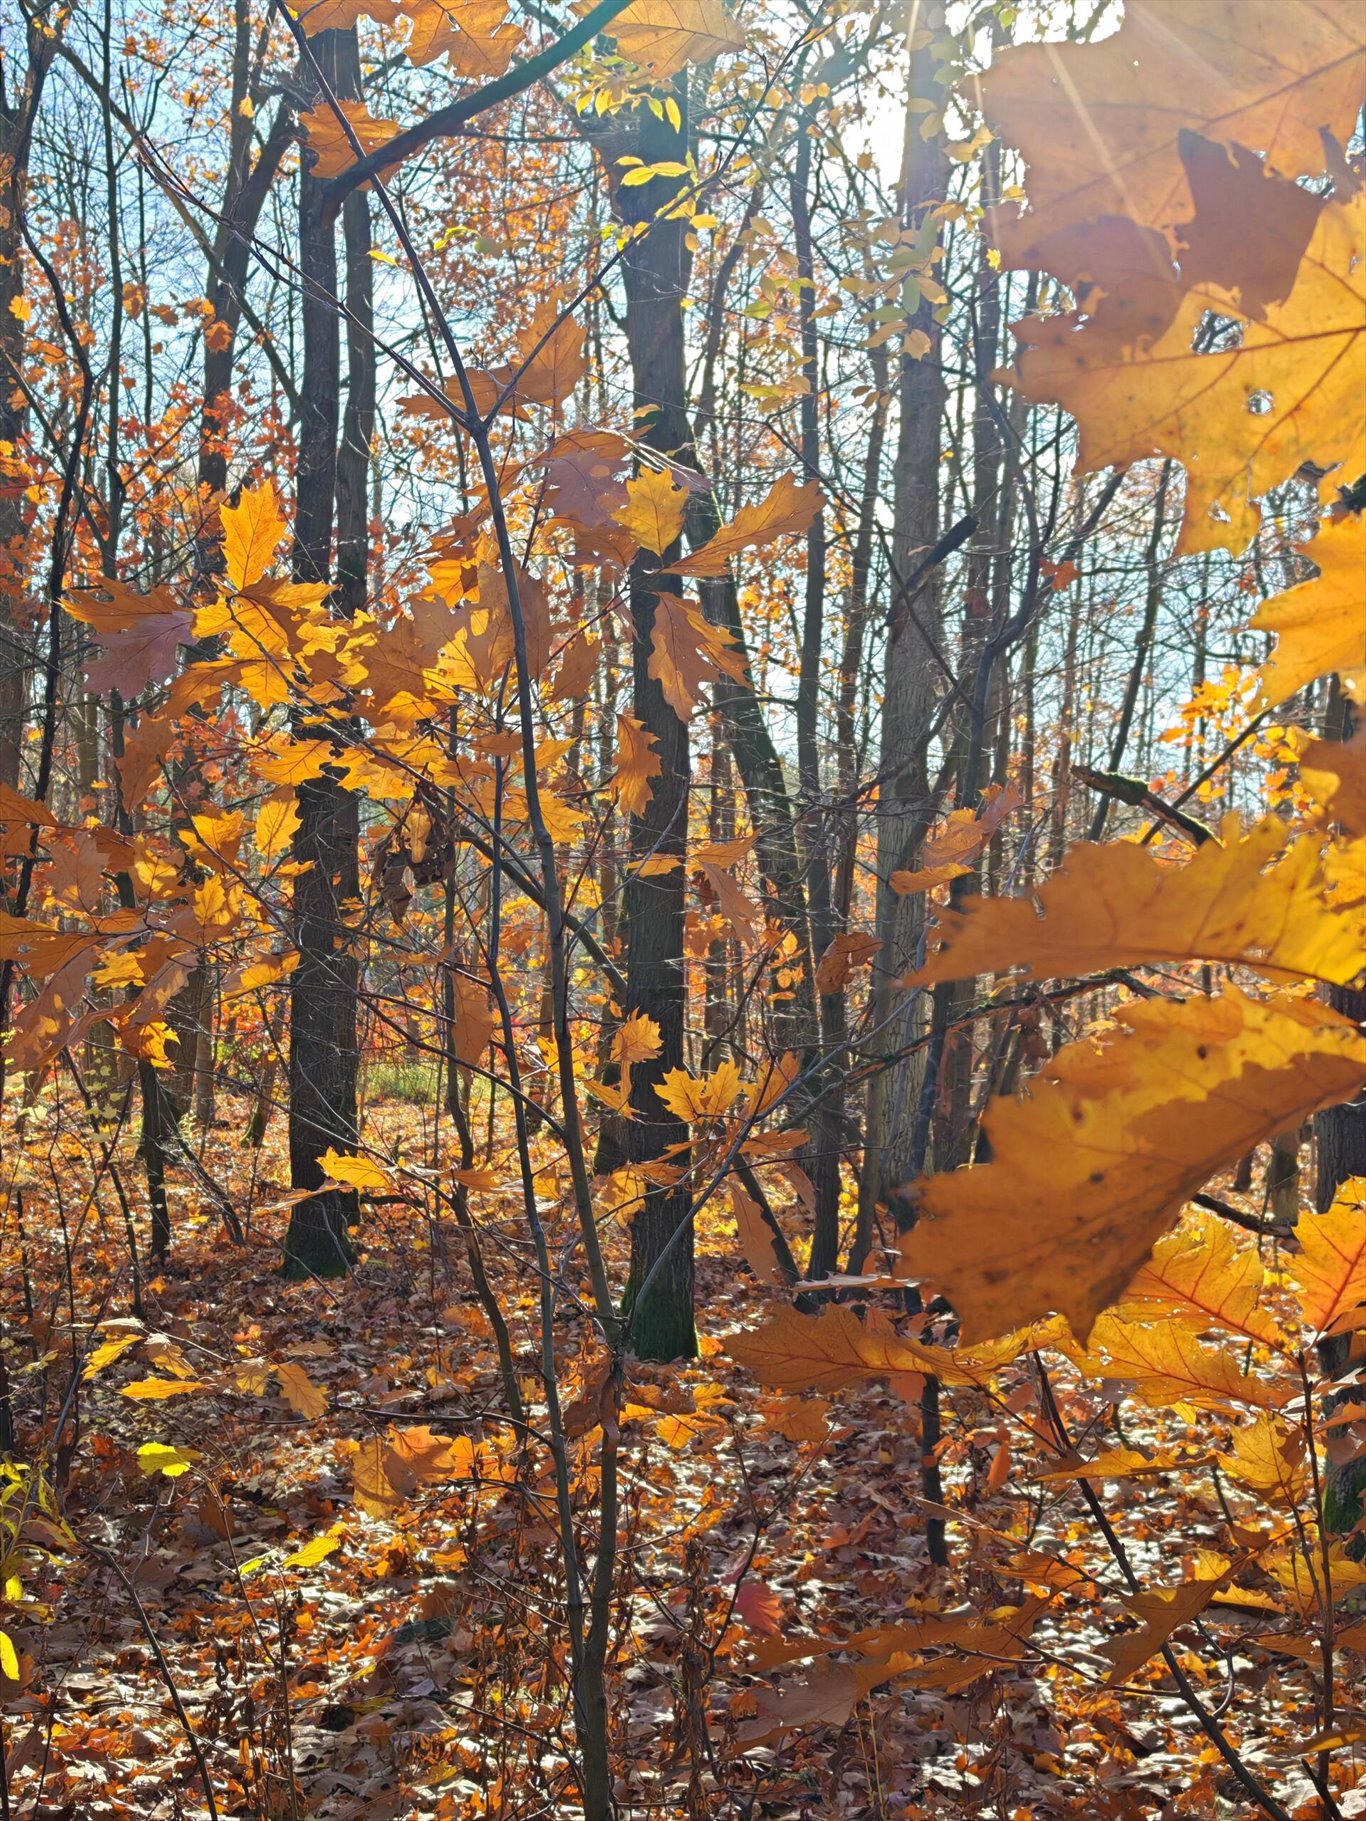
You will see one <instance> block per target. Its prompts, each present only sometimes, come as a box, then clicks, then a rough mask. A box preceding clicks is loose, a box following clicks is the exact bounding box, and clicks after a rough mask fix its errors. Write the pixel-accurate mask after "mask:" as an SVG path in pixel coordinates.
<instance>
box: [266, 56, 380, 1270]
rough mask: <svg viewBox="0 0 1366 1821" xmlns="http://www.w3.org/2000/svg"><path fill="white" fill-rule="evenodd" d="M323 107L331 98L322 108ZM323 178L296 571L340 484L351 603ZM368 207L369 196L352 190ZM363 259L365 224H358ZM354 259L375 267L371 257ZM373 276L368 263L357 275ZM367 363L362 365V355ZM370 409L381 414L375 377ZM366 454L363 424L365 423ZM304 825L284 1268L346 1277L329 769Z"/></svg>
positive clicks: (348, 958) (349, 1108)
mask: <svg viewBox="0 0 1366 1821" xmlns="http://www.w3.org/2000/svg"><path fill="white" fill-rule="evenodd" d="M312 47H313V52H314V55H315V56H316V57H317V59H318V64H319V67H320V69H321V70H322V73H323V75H324V77H325V79H326V80H327V82H328V84H329V86H330V87H331V89H332V91H333V93H334V94H336V95H338V96H341V97H344V98H347V99H355V98H356V97H357V96H358V95H359V93H360V82H359V76H360V65H359V56H358V52H357V48H356V33H355V28H354V27H352V28H350V29H349V30H347V31H330V32H320V33H319V34H318V35H317V36H316V37H315V38H314V39H313V40H312ZM324 105H325V104H324ZM322 190H323V184H322V183H321V181H320V180H319V179H317V178H315V177H314V176H312V175H311V173H310V172H308V171H307V170H305V171H304V172H303V173H302V174H301V176H300V179H299V241H300V265H301V270H302V277H303V282H304V293H303V302H302V317H303V385H302V387H301V389H300V392H301V413H300V424H299V455H298V471H297V476H296V495H297V502H296V521H295V536H294V574H295V576H296V578H297V579H298V580H300V581H326V580H329V579H330V578H331V558H332V531H333V511H334V506H335V505H336V504H337V502H338V499H339V489H340V488H345V489H346V491H345V493H344V494H341V495H340V497H341V505H342V511H341V523H340V524H339V527H338V528H339V532H340V536H339V541H338V568H339V571H340V578H339V579H340V586H339V591H338V597H337V605H338V607H339V609H340V610H341V611H342V612H343V613H345V612H348V611H354V607H355V604H356V600H357V594H356V589H357V587H359V591H360V598H363V597H364V587H365V583H364V558H363V553H362V555H361V557H360V569H359V576H358V575H357V569H356V564H357V553H356V546H355V538H356V523H355V514H356V510H357V503H356V502H357V490H356V489H355V485H354V483H355V478H356V477H355V473H354V470H355V468H356V466H357V452H356V451H354V450H351V449H350V448H349V446H348V449H347V451H345V452H344V454H343V458H342V460H341V461H340V462H339V460H338V451H337V440H338V420H339V416H340V387H341V369H340V353H339V348H338V323H337V303H336V294H337V256H336V241H335V234H334V230H333V224H332V222H331V221H330V220H327V219H325V218H324V215H323V210H322V206H321V204H322ZM354 200H355V201H356V202H357V203H359V204H360V206H361V207H362V208H363V207H365V206H367V204H366V199H365V193H364V192H358V193H357V195H356V197H355V199H354ZM353 221H354V217H353V214H352V211H351V208H350V203H348V205H347V268H348V271H347V277H348V299H347V301H348V304H349V305H351V306H352V307H353V308H361V309H363V308H364V307H365V291H364V290H363V289H362V290H360V291H359V292H358V289H357V287H358V273H357V270H356V267H357V263H358V262H357V260H356V259H355V258H353V257H352V254H353V240H355V241H359V239H360V238H361V234H360V230H359V228H357V227H355V226H353ZM363 238H364V240H365V245H366V252H367V255H368V226H367V227H366V229H365V232H364V237H363ZM360 263H364V264H365V265H366V266H367V267H368V264H369V261H368V257H367V258H366V259H365V260H364V261H363V262H360ZM369 282H370V278H369V273H368V271H367V272H366V273H365V275H364V281H363V284H364V286H365V287H368V285H369ZM358 333H359V332H358V331H353V332H352V333H351V335H350V336H349V338H348V352H349V354H350V356H351V366H352V371H351V382H352V390H351V391H350V392H349V394H348V411H347V428H348V435H351V434H352V433H354V434H356V435H359V434H361V430H362V425H361V422H360V419H359V417H358V416H357V411H358V410H359V411H360V412H361V414H362V415H363V412H364V405H363V404H361V405H360V406H359V407H358V403H357V397H356V390H355V388H356V386H357V385H358V384H359V385H360V386H361V387H362V389H363V387H364V383H365V382H364V379H363V377H361V378H359V379H358V376H357V373H356V370H355V354H356V341H357V335H358ZM362 364H363V363H362ZM371 383H372V390H371V391H370V394H369V401H370V402H369V408H370V409H371V410H373V397H374V394H373V381H372V382H371ZM364 433H365V455H366V457H367V458H368V449H369V434H368V422H367V424H366V425H365V426H364ZM364 473H365V469H364V462H363V461H361V463H360V486H359V490H358V498H359V510H360V513H361V517H362V524H361V538H362V543H363V538H364V524H363V519H364V501H365V484H364ZM298 806H299V828H298V832H297V833H296V835H295V837H294V859H295V860H296V861H297V862H298V863H299V864H300V865H301V866H302V867H303V868H304V870H303V871H302V872H301V873H300V874H299V877H298V880H297V883H296V885H295V892H294V917H295V940H296V943H297V946H298V950H299V964H298V967H297V968H296V969H295V972H294V976H293V982H292V990H291V994H290V1031H289V1167H290V1181H291V1184H292V1185H293V1187H294V1188H296V1189H310V1190H317V1191H319V1193H316V1194H312V1195H310V1196H309V1198H308V1199H307V1200H306V1201H301V1202H299V1203H297V1204H296V1205H295V1207H294V1209H293V1211H292V1213H291V1215H290V1221H289V1231H288V1233H287V1235H286V1238H285V1269H286V1271H287V1273H288V1274H290V1275H293V1276H309V1275H316V1276H319V1277H340V1276H342V1275H344V1274H345V1272H346V1271H347V1270H348V1268H349V1266H350V1264H351V1262H352V1260H353V1257H354V1252H353V1248H352V1245H351V1241H350V1238H349V1235H348V1232H347V1229H348V1227H349V1226H351V1225H353V1224H354V1222H355V1220H356V1198H355V1195H354V1194H353V1193H352V1192H351V1191H350V1190H342V1189H324V1188H323V1187H322V1184H323V1182H324V1180H325V1177H326V1172H325V1170H324V1169H323V1166H322V1164H321V1163H320V1162H319V1158H320V1157H321V1155H322V1154H323V1152H324V1151H326V1150H328V1149H329V1148H335V1149H337V1150H339V1151H352V1150H354V1149H355V1146H356V1144H357V1142H358V1139H359V1131H358V1121H357V1109H356V1077H357V1064H358V1055H357V1043H356V994H357V989H358V986H359V966H358V959H357V954H356V948H355V939H354V938H353V936H352V935H351V933H350V931H349V929H348V927H347V923H346V917H347V909H348V906H350V905H353V904H355V903H357V902H358V901H359V897H360V875H359V868H358V862H357V843H358V840H359V828H358V819H357V805H356V798H355V796H354V794H353V793H352V792H350V791H348V790H344V789H343V788H342V785H341V782H340V780H339V778H338V777H337V775H336V773H335V772H333V771H331V770H327V771H324V772H323V773H322V775H321V776H319V777H317V778H311V779H309V780H308V781H307V782H306V783H304V784H301V785H300V786H299V793H298Z"/></svg>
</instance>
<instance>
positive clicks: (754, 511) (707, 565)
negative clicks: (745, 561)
mask: <svg viewBox="0 0 1366 1821" xmlns="http://www.w3.org/2000/svg"><path fill="white" fill-rule="evenodd" d="M820 509H821V490H820V488H819V487H818V486H817V485H816V483H815V481H808V482H806V483H805V485H803V486H799V485H798V484H797V482H796V481H794V480H793V478H792V476H791V475H790V474H781V475H779V477H778V479H777V480H776V481H774V483H773V485H772V486H771V487H770V488H769V490H768V492H767V494H765V496H764V498H763V499H761V500H760V501H759V502H758V504H757V505H754V506H741V508H740V510H739V511H738V512H737V513H736V515H735V517H734V518H733V519H732V520H731V522H730V523H729V524H728V525H723V526H722V527H721V529H720V530H719V531H718V532H716V533H715V535H714V536H713V537H711V538H709V539H708V540H707V542H706V543H705V544H703V546H702V548H701V549H700V550H694V551H693V552H692V554H691V555H690V556H686V557H683V558H681V559H680V560H679V561H678V562H676V563H673V564H671V565H670V568H671V570H672V572H673V573H674V574H676V575H698V576H716V575H724V574H725V573H726V569H727V567H728V566H729V564H730V560H731V558H732V557H735V556H738V555H739V554H740V552H741V551H742V550H748V549H749V548H750V546H751V545H755V544H771V543H772V542H773V540H774V538H778V537H785V536H788V535H790V534H791V533H793V532H798V531H805V530H806V529H807V527H808V526H809V525H810V523H811V521H812V520H813V519H814V518H815V516H816V514H817V513H818V512H819V511H820Z"/></svg>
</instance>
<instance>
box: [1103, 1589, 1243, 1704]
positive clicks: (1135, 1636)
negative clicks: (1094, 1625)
mask: <svg viewBox="0 0 1366 1821" xmlns="http://www.w3.org/2000/svg"><path fill="white" fill-rule="evenodd" d="M1227 1578H1228V1577H1227V1575H1219V1576H1218V1577H1217V1578H1216V1579H1215V1580H1212V1581H1182V1583H1181V1584H1180V1586H1179V1587H1147V1588H1144V1589H1143V1590H1142V1591H1141V1592H1140V1593H1130V1594H1125V1595H1124V1596H1123V1598H1124V1604H1125V1605H1126V1606H1127V1607H1128V1609H1129V1611H1130V1613H1131V1614H1132V1615H1133V1617H1134V1618H1136V1619H1137V1620H1139V1627H1138V1630H1137V1631H1126V1632H1125V1633H1123V1635H1122V1636H1120V1637H1118V1638H1112V1639H1111V1640H1110V1642H1109V1643H1108V1644H1102V1645H1101V1650H1102V1651H1103V1652H1104V1653H1105V1655H1106V1656H1107V1657H1109V1659H1110V1661H1111V1662H1112V1663H1113V1665H1114V1667H1113V1669H1111V1671H1110V1674H1109V1675H1108V1676H1107V1678H1106V1681H1107V1684H1108V1686H1109V1687H1111V1688H1114V1687H1116V1686H1117V1685H1118V1684H1119V1683H1121V1682H1127V1681H1128V1680H1129V1678H1130V1677H1131V1676H1132V1675H1133V1674H1134V1672H1135V1671H1136V1670H1138V1669H1141V1668H1142V1666H1143V1665H1144V1664H1145V1663H1146V1662H1147V1661H1148V1658H1149V1657H1152V1656H1156V1655H1157V1653H1158V1651H1159V1650H1161V1648H1162V1646H1163V1645H1164V1644H1165V1643H1166V1642H1167V1639H1168V1638H1169V1637H1171V1635H1172V1633H1173V1632H1174V1631H1179V1630H1180V1628H1181V1627H1182V1626H1183V1625H1189V1624H1190V1622H1191V1620H1192V1619H1193V1618H1195V1617H1196V1616H1197V1614H1199V1613H1202V1612H1203V1611H1204V1610H1205V1608H1206V1606H1208V1605H1209V1603H1210V1601H1211V1600H1212V1599H1213V1598H1214V1595H1215V1594H1216V1592H1217V1591H1218V1590H1219V1588H1220V1587H1221V1586H1222V1585H1223V1583H1224V1581H1225V1580H1226V1579H1227Z"/></svg>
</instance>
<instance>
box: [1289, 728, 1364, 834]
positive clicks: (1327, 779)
mask: <svg viewBox="0 0 1366 1821" xmlns="http://www.w3.org/2000/svg"><path fill="white" fill-rule="evenodd" d="M1300 783H1301V784H1303V786H1304V788H1305V789H1306V790H1307V791H1308V792H1309V794H1310V796H1311V797H1313V799H1314V801H1315V802H1316V803H1318V804H1321V805H1322V807H1323V810H1324V819H1325V820H1326V821H1329V822H1335V823H1336V824H1337V825H1338V827H1339V828H1340V829H1341V830H1342V832H1343V833H1344V834H1346V835H1357V836H1360V835H1366V720H1364V721H1362V722H1361V723H1360V725H1359V726H1358V727H1357V730H1356V732H1355V733H1354V734H1353V735H1352V737H1351V739H1350V740H1311V741H1310V742H1309V744H1308V745H1307V746H1306V747H1305V748H1304V750H1303V752H1301V754H1300Z"/></svg>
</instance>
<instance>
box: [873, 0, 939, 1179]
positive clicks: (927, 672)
mask: <svg viewBox="0 0 1366 1821" xmlns="http://www.w3.org/2000/svg"><path fill="white" fill-rule="evenodd" d="M916 23H917V28H918V29H917V32H916V37H915V48H914V49H913V50H912V52H911V68H910V80H909V82H908V85H907V97H908V107H907V112H906V122H905V138H904V148H903V162H902V175H901V218H902V222H903V224H904V225H905V226H906V227H910V228H919V227H920V226H921V224H922V222H923V221H924V218H925V216H926V214H927V211H928V209H929V208H930V206H931V205H932V204H933V203H934V202H936V201H938V200H940V199H941V198H942V197H943V195H944V193H945V189H946V185H947V181H948V164H947V158H946V155H945V152H944V145H943V139H942V136H940V135H939V134H936V135H934V136H933V137H932V138H931V139H929V140H926V139H924V138H923V137H922V135H921V130H920V129H921V125H922V123H923V119H924V107H923V104H924V103H926V102H928V103H930V104H931V105H932V106H933V107H934V108H935V109H936V110H938V109H939V108H940V106H941V105H942V102H943V99H944V90H943V84H942V81H941V72H942V68H943V65H942V63H940V62H937V61H936V60H935V59H934V58H933V57H932V55H931V48H930V47H931V42H932V41H933V39H934V38H935V36H936V35H938V34H940V33H942V30H943V24H944V8H943V5H942V3H941V0H930V3H929V4H928V5H926V6H924V7H922V8H920V9H919V14H918V17H917V22H916ZM910 326H911V327H912V328H913V329H918V330H920V331H921V332H922V333H923V334H924V335H925V336H926V337H928V339H929V348H928V350H927V351H926V352H925V353H924V356H923V358H921V359H916V358H915V357H914V356H913V355H912V354H911V353H908V352H906V353H903V354H902V356H901V368H900V374H899V376H898V386H897V400H898V407H899V412H900V422H899V425H898V435H897V449H896V461H895V468H894V473H893V516H894V523H893V538H892V563H893V574H892V576H891V577H890V580H889V588H890V592H891V611H890V613H889V615H888V626H887V652H886V661H885V672H884V689H883V709H882V753H881V762H880V766H879V781H880V785H879V788H880V794H879V802H878V829H877V835H878V840H877V871H878V895H877V934H878V936H879V938H880V939H881V941H882V949H881V951H880V953H879V954H878V955H877V957H876V958H875V961H874V964H873V965H874V969H875V974H876V980H877V989H876V994H875V998H874V1021H875V1026H876V1034H875V1037H874V1045H875V1047H876V1048H877V1049H878V1050H880V1051H882V1052H883V1053H886V1052H888V1051H895V1050H899V1049H902V1048H903V1047H904V1046H905V1045H907V1044H908V1043H910V1042H911V1041H912V1040H913V1039H914V1038H915V1037H916V1036H917V1035H918V1034H919V1033H920V1032H921V1030H922V1029H923V1024H924V1016H925V1007H924V1005H923V1003H922V997H923V996H922V995H920V994H918V993H915V992H911V993H907V992H906V991H904V990H903V989H902V988H901V987H900V986H899V984H898V982H899V981H900V980H902V979H904V977H905V976H906V974H907V973H909V972H910V970H911V968H912V967H913V966H914V965H915V959H916V952H917V950H918V948H919V946H920V940H921V934H922V931H923V928H924V905H923V899H922V898H921V897H919V896H912V897H907V898H902V897H898V896H897V894H896V893H895V892H894V891H893V890H892V888H891V885H890V883H889V880H890V878H891V875H892V873H893V872H894V871H896V870H897V869H898V868H901V867H905V866H908V865H912V864H913V863H914V857H915V854H916V851H917V850H918V848H919V846H920V843H921V841H922V840H923V838H924V833H925V827H926V823H927V821H928V819H929V816H930V813H931V805H930V789H929V778H928V751H927V747H928V737H929V728H930V722H931V719H932V717H933V715H934V711H935V705H936V698H937V694H938V688H939V678H940V672H939V671H938V668H937V666H936V662H935V658H934V655H933V653H932V650H931V645H930V640H931V639H934V640H938V636H939V631H940V608H939V580H938V575H939V572H938V571H937V570H932V571H931V572H930V574H929V575H928V576H927V577H926V578H925V579H924V580H923V581H922V582H921V583H920V584H919V585H917V586H915V587H913V588H910V589H903V588H902V587H901V583H902V582H903V581H904V580H905V579H906V578H908V577H909V576H910V575H911V574H912V572H913V571H914V570H915V567H916V565H917V563H919V562H920V561H921V560H922V559H923V558H924V556H925V554H926V552H927V551H928V550H930V549H931V548H932V547H933V545H934V543H935V541H936V539H937V538H938V535H939V516H940V515H939V493H940V486H941V462H940V437H941V428H940V420H941V417H942V415H943V409H944V397H945V388H944V379H943V374H942V372H941V370H940V365H939V361H940V345H941V340H942V336H941V331H940V328H939V325H938V324H937V323H936V322H935V321H934V318H933V315H932V313H931V311H930V310H929V309H928V307H927V306H926V305H924V304H922V305H921V307H920V308H919V310H918V311H917V312H916V315H915V317H914V319H913V321H912V323H911V325H910ZM922 1078H923V1064H922V1062H921V1060H920V1058H919V1055H918V1054H915V1055H912V1056H910V1057H907V1058H906V1059H905V1060H903V1061H901V1062H898V1063H896V1064H895V1065H893V1066H891V1067H889V1068H886V1069H884V1070H882V1071H881V1072H880V1073H879V1074H877V1075H875V1076H874V1078H873V1082H872V1086H871V1089H870V1092H869V1103H868V1130H867V1140H866V1144H865V1148H864V1167H863V1177H862V1181H861V1183H860V1196H861V1198H866V1199H867V1200H868V1201H869V1202H871V1203H876V1202H877V1201H879V1200H883V1199H886V1198H887V1197H888V1196H889V1195H891V1194H893V1193H894V1191H895V1190H896V1189H897V1188H899V1187H900V1185H901V1184H902V1183H903V1182H904V1181H905V1179H906V1177H907V1176H908V1175H909V1174H910V1171H911V1161H912V1158H911V1147H912V1135H913V1132H914V1128H915V1115H916V1108H917V1105H918V1102H919V1098H920V1088H921V1081H922Z"/></svg>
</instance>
